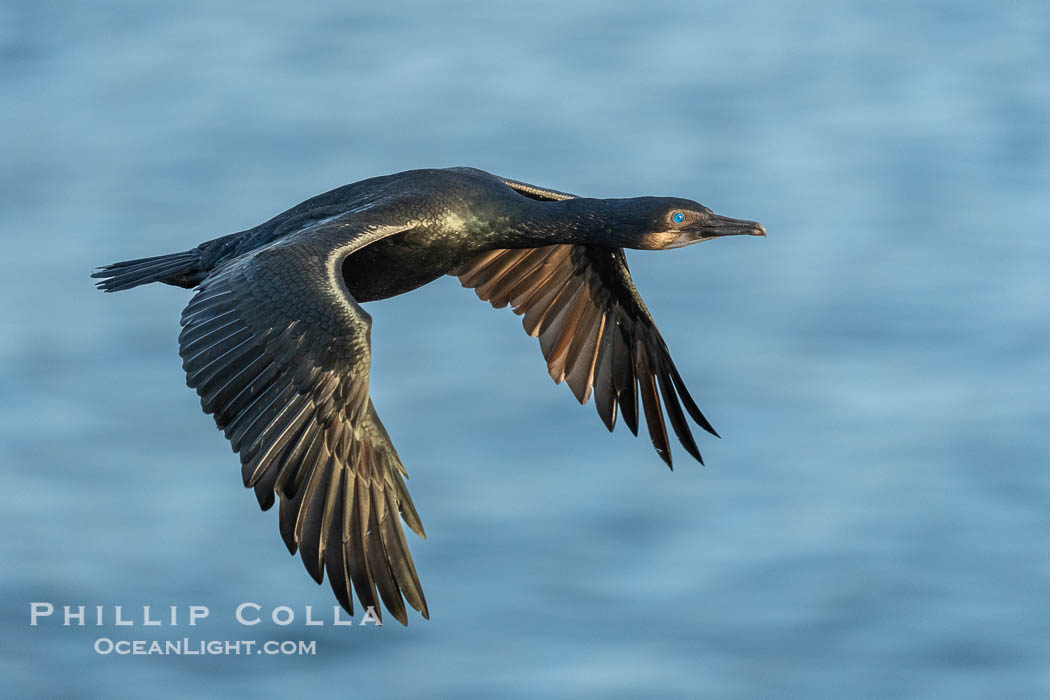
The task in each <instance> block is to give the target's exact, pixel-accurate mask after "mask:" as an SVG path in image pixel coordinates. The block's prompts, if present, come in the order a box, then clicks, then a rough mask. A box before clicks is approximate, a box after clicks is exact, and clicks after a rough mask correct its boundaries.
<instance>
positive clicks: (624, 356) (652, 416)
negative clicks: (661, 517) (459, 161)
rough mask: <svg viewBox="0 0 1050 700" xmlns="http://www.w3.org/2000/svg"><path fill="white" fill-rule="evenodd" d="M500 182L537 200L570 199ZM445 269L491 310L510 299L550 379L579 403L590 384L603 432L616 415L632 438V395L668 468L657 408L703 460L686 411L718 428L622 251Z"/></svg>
mask: <svg viewBox="0 0 1050 700" xmlns="http://www.w3.org/2000/svg"><path fill="white" fill-rule="evenodd" d="M501 180H502V181H503V183H504V184H506V185H508V186H509V187H511V188H513V189H514V190H516V191H517V192H519V193H520V194H522V195H524V196H526V197H530V198H532V199H537V200H540V201H557V200H563V199H570V198H572V197H574V196H575V195H571V194H567V193H565V192H557V191H555V190H548V189H544V188H542V187H537V186H535V185H529V184H527V183H523V182H518V181H516V180H507V179H505V178H501ZM450 274H453V275H456V276H458V277H459V280H460V282H461V283H462V284H463V286H464V287H472V288H473V289H474V291H475V292H476V293H477V295H478V297H480V298H481V299H482V300H485V301H488V302H490V303H491V304H492V306H494V307H496V308H500V307H504V306H507V305H508V304H510V305H511V306H512V307H513V309H514V312H515V313H517V314H522V315H524V318H523V319H522V325H523V326H524V327H525V332H526V333H528V334H529V335H531V336H538V337H539V341H540V349H541V350H542V352H543V357H544V359H546V360H547V369H548V371H549V373H550V375H551V378H552V379H554V381H555V382H558V383H560V382H562V381H565V382H566V383H567V384H568V385H569V387H570V388H571V389H572V392H573V394H574V395H575V396H576V398H577V400H578V401H579V402H580V403H581V404H582V403H586V402H587V400H588V398H589V397H590V395H591V390H592V388H593V390H594V399H595V406H596V408H597V409H598V414H599V415H600V416H601V419H602V421H603V422H604V423H605V425H606V427H607V428H608V429H609V430H610V431H611V430H612V429H613V426H614V425H615V423H616V416H617V413H618V412H619V413H621V414H622V415H623V419H624V422H625V423H627V427H628V428H630V430H631V432H633V433H635V434H636V435H637V434H638V417H639V415H638V414H639V411H638V397H639V396H640V397H641V404H642V407H643V409H644V411H645V420H646V424H647V426H648V429H649V436H650V438H651V439H652V441H653V446H654V447H655V448H656V451H657V453H658V454H659V455H660V457H661V458H662V459H663V460H664V461H665V462H666V463H667V465H668V466H671V450H670V445H669V440H668V435H667V427H666V424H665V422H664V414H665V409H666V416H667V419H668V420H669V421H670V423H671V427H672V428H673V430H674V432H675V434H676V435H677V436H678V440H679V442H680V443H681V444H682V446H683V447H684V448H685V450H686V451H687V452H688V453H689V454H690V455H692V456H693V457H695V458H696V459H697V460H698V461H700V462H701V464H702V463H703V460H702V459H701V456H700V450H699V448H698V447H697V446H696V441H695V440H694V438H693V435H692V432H691V431H690V429H689V424H688V422H687V421H686V418H685V414H686V413H688V414H689V416H690V417H691V418H692V419H693V421H695V422H696V423H697V425H699V426H700V427H701V428H703V429H704V430H706V431H708V432H710V433H711V434H712V435H716V436H717V435H718V433H716V432H715V430H714V428H713V427H711V424H710V423H709V422H708V420H707V418H705V417H704V415H703V413H701V412H700V409H699V408H698V407H697V405H696V402H695V401H694V400H693V398H692V396H690V394H689V391H688V390H687V389H686V386H685V382H684V381H683V380H682V377H681V375H680V374H679V373H678V369H677V368H676V367H675V364H674V362H673V361H672V360H671V354H670V352H669V351H668V349H667V344H666V343H665V342H664V339H663V337H662V336H661V335H660V331H659V330H658V329H657V327H656V323H655V322H654V321H653V317H652V316H651V315H650V313H649V310H648V309H647V308H646V306H645V303H644V302H643V301H642V298H641V296H639V294H638V290H637V289H635V286H634V282H633V281H632V280H631V273H630V271H629V270H628V268H627V258H626V256H625V255H624V252H623V249H622V248H603V247H599V246H584V245H570V244H562V245H551V246H545V247H542V248H528V249H521V250H510V249H499V250H492V251H488V252H485V253H482V254H480V255H478V256H476V257H474V258H473V259H471V260H469V261H467V263H466V264H464V265H462V266H460V267H459V268H457V269H456V270H453V271H452V272H451V273H450ZM661 397H662V399H663V401H661ZM683 406H684V408H685V411H683Z"/></svg>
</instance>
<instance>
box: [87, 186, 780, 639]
mask: <svg viewBox="0 0 1050 700" xmlns="http://www.w3.org/2000/svg"><path fill="white" fill-rule="evenodd" d="M733 234H758V235H762V234H764V230H763V229H762V228H761V226H759V225H758V224H755V223H753V222H747V221H738V220H735V219H728V218H725V217H720V216H717V215H715V214H713V213H712V212H711V211H710V210H708V209H706V208H705V207H703V206H701V205H699V204H697V203H696V202H692V201H690V200H684V199H676V198H657V197H639V198H632V199H618V200H608V199H588V198H579V197H575V196H573V195H568V194H564V193H561V192H557V191H554V190H547V189H543V188H539V187H535V186H533V185H527V184H524V183H520V182H517V181H513V180H507V179H504V178H500V177H497V176H495V175H491V174H489V173H486V172H484V171H481V170H476V169H473V168H448V169H440V170H412V171H406V172H403V173H397V174H394V175H387V176H382V177H376V178H370V179H368V180H362V181H360V182H356V183H353V184H350V185H346V186H344V187H340V188H338V189H335V190H332V191H331V192H327V193H325V194H322V195H319V196H317V197H313V198H311V199H309V200H306V201H305V202H303V203H301V204H299V205H297V206H295V207H293V208H292V209H289V210H288V211H285V212H284V213H282V214H279V215H278V216H276V217H274V218H272V219H270V220H269V221H267V222H265V223H263V224H260V225H259V226H256V227H254V228H252V229H248V230H246V231H242V232H239V233H234V234H231V235H228V236H224V237H222V238H218V239H215V240H212V241H208V242H206V243H203V244H201V245H200V246H198V247H197V248H195V249H193V250H190V251H185V252H183V253H176V254H173V255H167V256H159V257H156V258H144V259H141V260H134V261H128V262H126V263H116V264H114V265H110V266H107V267H105V268H102V269H101V270H100V271H99V272H97V273H95V277H99V278H102V281H101V282H99V287H100V288H102V289H105V290H106V291H118V290H121V289H127V288H130V287H134V286H137V285H139V284H144V283H147V282H154V281H160V282H165V283H167V284H173V285H177V286H183V287H197V288H198V291H197V293H196V295H195V296H194V298H193V300H192V301H191V302H190V304H189V305H188V306H187V307H186V310H185V311H184V312H183V319H182V325H183V331H182V334H181V335H180V338H179V342H180V354H181V355H182V357H183V366H184V368H185V369H186V371H187V375H188V380H187V381H188V383H189V385H190V386H191V387H193V388H195V389H196V390H197V392H198V394H200V396H201V402H202V405H203V407H204V410H205V411H206V412H208V413H212V414H214V416H215V420H216V422H217V423H218V425H219V427H220V428H222V429H223V430H225V432H226V435H227V437H228V438H229V439H230V441H231V443H232V445H233V448H234V450H236V451H237V452H238V453H239V454H240V456H241V462H242V472H243V476H244V481H245V485H246V486H249V487H253V488H254V489H255V492H256V495H257V497H258V499H259V502H260V504H261V505H262V507H263V508H264V509H265V508H269V507H270V506H271V505H272V504H273V503H274V501H275V496H276V497H279V498H280V502H281V517H280V524H281V534H282V536H283V537H284V540H285V543H286V544H287V545H288V547H289V550H290V551H292V552H293V553H294V552H295V551H296V550H298V551H299V552H300V553H301V555H302V557H303V562H304V564H305V565H306V568H307V569H308V570H309V571H310V573H311V574H312V575H313V576H314V578H315V579H317V580H318V582H320V581H321V580H322V578H323V572H324V571H327V572H328V575H329V579H330V581H331V583H332V588H333V590H334V591H335V593H336V596H337V598H338V599H339V601H340V603H341V604H342V605H343V606H344V607H345V608H347V610H349V611H351V612H352V599H351V592H350V591H351V587H352V588H353V590H355V591H356V592H357V595H358V598H359V599H360V600H361V602H362V604H363V605H365V606H371V607H375V608H376V609H377V612H378V600H379V599H382V601H383V603H384V604H385V605H386V607H387V609H389V610H390V611H391V612H392V613H393V614H394V615H395V617H397V618H398V619H399V620H401V621H402V622H405V620H406V616H405V607H404V603H403V600H402V598H403V599H404V600H407V601H408V603H409V604H410V605H412V606H413V607H415V608H416V609H417V610H419V611H420V612H421V613H422V614H423V615H424V616H427V615H428V613H427V607H426V601H425V599H424V597H423V593H422V589H421V587H420V585H419V581H418V577H417V576H416V572H415V568H414V566H413V564H412V560H411V556H410V555H409V553H408V548H407V544H406V542H405V540H404V535H403V533H402V530H401V527H400V522H399V518H397V517H396V515H393V514H395V513H400V514H401V517H402V518H403V519H404V521H405V522H406V523H407V524H408V525H409V526H410V527H411V528H412V529H413V530H415V531H416V532H417V533H419V534H420V535H422V534H423V529H422V525H421V523H420V521H419V518H418V516H417V515H416V513H415V509H414V507H413V506H412V502H411V499H410V498H409V496H408V491H407V489H406V488H405V485H404V481H403V479H402V477H403V476H405V470H404V467H403V466H402V465H401V462H400V459H399V458H398V457H397V453H396V451H395V450H394V448H393V444H392V443H391V441H390V438H389V436H388V435H387V433H386V431H385V429H384V428H383V426H382V423H381V422H380V421H379V418H378V415H377V414H376V412H375V409H374V407H373V406H372V403H371V400H370V399H369V397H368V370H369V363H370V356H371V347H370V331H371V317H370V316H369V315H368V314H367V313H366V312H365V311H364V309H363V308H362V307H361V306H360V304H361V303H365V302H368V301H373V300H376V299H383V298H387V297H391V296H396V295H398V294H403V293H405V292H409V291H411V290H413V289H416V288H418V287H420V286H422V285H425V284H427V283H429V282H432V281H434V280H435V279H437V278H439V277H441V276H442V275H445V274H456V275H458V276H459V277H460V280H461V282H462V283H463V285H464V286H468V287H473V288H475V290H476V292H477V294H478V296H479V297H481V298H482V299H485V300H488V301H490V302H491V303H492V304H493V306H506V305H507V304H510V305H512V306H513V307H514V309H515V311H516V312H518V313H521V314H524V325H525V329H526V331H527V332H528V333H529V334H530V335H534V336H538V337H539V339H540V345H541V349H542V350H543V354H544V357H545V358H546V359H547V363H548V370H549V372H550V374H551V376H552V377H553V378H554V379H555V381H559V382H560V381H562V380H565V381H566V383H568V384H569V386H570V387H571V388H572V390H573V393H574V394H575V395H576V397H577V398H578V399H579V400H580V402H581V403H583V402H585V401H586V400H587V399H588V398H589V396H590V394H591V392H592V390H593V392H594V396H595V404H596V406H597V408H598V412H599V414H600V416H601V418H602V420H603V421H604V422H605V424H606V426H607V427H608V428H609V429H610V430H612V428H613V425H614V423H615V420H616V417H617V414H618V413H619V414H620V415H622V416H623V419H624V421H625V422H626V423H627V425H628V427H629V428H631V430H632V431H634V432H636V433H637V427H638V418H639V415H640V413H641V411H639V396H640V397H641V401H640V403H641V405H642V407H643V409H644V415H645V419H646V423H647V425H648V428H649V433H650V436H651V437H652V439H653V443H654V445H655V446H656V448H657V451H658V452H659V453H660V455H661V457H662V458H663V459H664V460H665V461H666V462H667V463H668V465H670V463H671V458H670V450H669V441H668V435H667V431H666V427H665V423H664V411H665V409H666V415H667V419H668V420H669V422H670V423H671V425H672V428H673V429H674V432H675V434H676V435H677V436H678V438H679V441H680V442H681V443H682V445H683V446H684V447H685V449H686V450H687V451H688V452H689V453H690V454H692V455H693V456H694V457H696V458H697V459H699V458H700V453H699V450H698V449H697V448H696V444H695V441H694V439H693V437H692V435H691V433H690V431H689V428H688V425H687V421H686V419H685V413H688V414H689V416H690V417H691V418H692V419H693V420H694V421H695V422H696V423H697V424H699V425H700V426H701V427H703V428H705V429H706V430H708V431H709V432H712V433H714V430H713V428H711V426H710V424H709V423H708V422H707V420H706V419H705V418H704V417H703V415H702V414H701V413H700V411H699V409H698V408H697V407H696V404H695V402H694V401H693V400H692V398H691V397H690V396H689V393H688V391H686V389H685V385H684V383H683V382H682V379H681V377H680V376H679V374H678V371H677V369H675V367H674V364H673V362H671V359H670V355H669V353H668V351H667V347H666V345H665V344H664V342H663V340H662V338H661V337H660V335H659V332H658V331H657V330H656V327H655V324H654V323H653V321H652V317H651V316H650V315H649V313H648V311H647V310H646V309H645V305H644V303H642V301H641V298H640V297H639V296H638V294H637V291H636V290H635V288H634V285H633V283H632V282H631V279H630V273H629V272H628V270H627V264H626V258H625V257H624V254H623V248H625V247H630V248H641V249H660V248H671V247H679V246H682V245H688V244H689V243H692V242H696V241H700V240H707V239H709V238H713V237H717V236H722V235H733ZM661 397H662V402H661ZM661 404H662V406H661ZM683 406H684V408H685V412H683V410H682V408H683ZM377 593H378V596H377Z"/></svg>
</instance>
